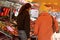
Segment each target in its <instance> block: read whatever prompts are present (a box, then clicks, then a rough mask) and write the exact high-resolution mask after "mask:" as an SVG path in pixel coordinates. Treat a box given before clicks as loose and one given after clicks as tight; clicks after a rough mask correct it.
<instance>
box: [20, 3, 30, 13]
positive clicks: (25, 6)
mask: <svg viewBox="0 0 60 40" xmlns="http://www.w3.org/2000/svg"><path fill="white" fill-rule="evenodd" d="M29 8H31V4H30V3H26V4H24V5H23V6H22V7H21V8H20V10H19V13H20V12H22V11H25V10H26V9H29Z"/></svg>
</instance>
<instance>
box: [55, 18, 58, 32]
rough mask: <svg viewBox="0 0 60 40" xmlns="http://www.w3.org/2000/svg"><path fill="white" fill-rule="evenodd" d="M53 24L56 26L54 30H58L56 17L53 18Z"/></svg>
mask: <svg viewBox="0 0 60 40" xmlns="http://www.w3.org/2000/svg"><path fill="white" fill-rule="evenodd" d="M54 26H55V28H56V32H58V31H59V27H58V22H57V20H56V18H54Z"/></svg>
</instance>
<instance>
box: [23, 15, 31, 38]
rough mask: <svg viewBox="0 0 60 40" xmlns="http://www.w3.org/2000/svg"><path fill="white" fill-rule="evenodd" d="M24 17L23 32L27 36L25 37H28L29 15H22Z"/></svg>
mask: <svg viewBox="0 0 60 40" xmlns="http://www.w3.org/2000/svg"><path fill="white" fill-rule="evenodd" d="M24 15H25V19H24V26H25V31H26V34H27V37H28V38H29V37H30V16H29V14H24Z"/></svg>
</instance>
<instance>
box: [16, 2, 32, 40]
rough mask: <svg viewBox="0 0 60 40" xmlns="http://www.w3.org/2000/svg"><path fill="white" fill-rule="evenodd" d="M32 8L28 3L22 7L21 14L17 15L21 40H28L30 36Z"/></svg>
mask: <svg viewBox="0 0 60 40" xmlns="http://www.w3.org/2000/svg"><path fill="white" fill-rule="evenodd" d="M30 9H31V4H29V3H26V4H25V5H23V6H22V7H21V9H20V11H19V15H18V16H17V25H18V31H19V37H20V38H21V40H27V38H29V36H30V15H29V10H30Z"/></svg>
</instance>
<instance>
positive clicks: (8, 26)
mask: <svg viewBox="0 0 60 40" xmlns="http://www.w3.org/2000/svg"><path fill="white" fill-rule="evenodd" d="M0 33H3V34H5V35H6V36H9V37H12V36H13V35H14V36H18V30H17V28H16V27H14V26H13V24H12V23H10V22H8V21H6V22H3V21H0Z"/></svg>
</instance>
